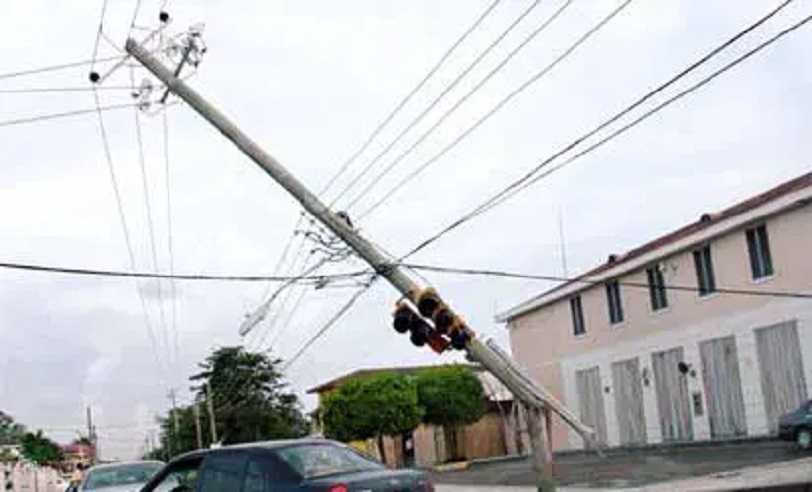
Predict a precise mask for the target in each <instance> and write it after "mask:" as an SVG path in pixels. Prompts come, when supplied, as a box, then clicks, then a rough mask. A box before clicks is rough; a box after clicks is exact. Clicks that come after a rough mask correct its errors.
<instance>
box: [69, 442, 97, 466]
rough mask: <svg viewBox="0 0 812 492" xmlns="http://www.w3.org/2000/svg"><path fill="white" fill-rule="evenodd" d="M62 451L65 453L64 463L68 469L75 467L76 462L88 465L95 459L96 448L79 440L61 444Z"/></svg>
mask: <svg viewBox="0 0 812 492" xmlns="http://www.w3.org/2000/svg"><path fill="white" fill-rule="evenodd" d="M62 452H63V453H64V455H65V459H64V461H65V464H66V465H67V466H68V467H69V468H70V469H74V468H76V465H78V464H82V465H84V466H89V465H91V464H93V463H94V462H95V460H96V449H95V448H94V447H93V446H92V445H90V444H88V443H85V442H81V441H77V442H74V443H71V444H68V445H67V446H63V447H62Z"/></svg>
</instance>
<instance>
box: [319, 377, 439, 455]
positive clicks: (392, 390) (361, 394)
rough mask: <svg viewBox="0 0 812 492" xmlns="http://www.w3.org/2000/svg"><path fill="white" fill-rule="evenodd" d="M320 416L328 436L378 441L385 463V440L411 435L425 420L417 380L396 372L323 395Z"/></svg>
mask: <svg viewBox="0 0 812 492" xmlns="http://www.w3.org/2000/svg"><path fill="white" fill-rule="evenodd" d="M320 413H321V417H322V422H323V424H324V434H325V435H326V436H327V437H330V438H333V439H337V440H340V441H345V442H347V441H355V440H365V439H375V440H376V442H377V445H378V452H379V453H380V456H381V460H383V461H385V460H386V452H385V450H384V446H383V437H384V436H394V435H398V434H403V433H405V432H409V431H411V430H412V429H414V428H415V427H417V426H418V425H419V424H420V420H421V419H422V417H423V410H422V409H421V408H420V406H419V405H418V402H417V386H415V382H414V380H413V379H412V378H409V377H406V376H403V375H400V374H395V373H391V374H381V375H379V376H376V377H374V378H367V379H355V380H351V381H348V382H347V383H346V384H344V385H343V386H341V387H339V388H338V389H337V390H336V391H335V392H333V393H329V394H327V395H325V396H324V399H323V401H322V408H321V409H320Z"/></svg>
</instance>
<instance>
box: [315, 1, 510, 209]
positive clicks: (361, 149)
mask: <svg viewBox="0 0 812 492" xmlns="http://www.w3.org/2000/svg"><path fill="white" fill-rule="evenodd" d="M499 2H501V0H494V1H493V2H492V3H491V4H490V5H488V7H487V8H486V9H485V11H484V12H482V14H480V15H479V17H477V19H476V20H475V21H474V23H473V24H472V25H471V26H470V27H469V28H468V29H466V31H465V32H464V33H462V35H461V36H460V37H459V38H457V40H456V41H454V43H453V44H452V45H451V46H450V47H449V48H448V49H447V50H446V51H445V53H443V55H442V56H441V57H440V59H439V60H437V62H436V63H435V64H434V66H432V67H431V69H429V71H428V73H426V75H425V76H424V77H423V78H422V79H421V80H420V82H418V83H417V85H416V86H415V87H414V88H413V89H412V90H411V91H410V92H409V93H408V94H406V96H405V97H404V98H403V99H401V101H400V102H399V103H398V104H397V106H395V108H394V109H393V110H392V111H390V112H389V114H388V115H387V116H386V118H384V119H383V121H381V122H380V123H379V124H378V126H377V127H376V128H375V130H373V131H372V133H371V134H370V135H369V137H367V139H366V140H365V141H364V143H363V144H362V145H361V147H359V148H358V150H356V151H355V153H354V154H352V155H351V156H350V157H349V158H348V159H347V160H346V161H345V162H344V164H342V166H341V167H340V168H339V170H338V173H337V174H336V176H335V177H333V179H331V180H330V182H329V183H328V184H327V186H326V187H325V188H324V189H323V190H322V192H321V193H326V192H327V191H328V190H329V189H330V187H331V186H332V185H333V184H334V183H335V181H336V178H337V177H338V176H340V175H341V174H343V173H344V172H345V171H346V170H347V168H349V167H350V166H351V165H352V164H353V163H354V162H355V160H356V159H358V157H359V156H360V155H361V154H363V153H364V152H365V151H366V150H367V148H369V146H370V145H371V144H372V142H373V141H374V140H375V138H376V137H377V136H378V135H379V134H380V133H381V131H382V130H383V129H384V128H385V127H386V125H388V124H389V123H390V122H391V121H392V119H393V118H394V117H395V115H397V113H398V112H399V111H400V110H401V109H403V107H404V106H406V104H408V102H409V101H411V99H412V97H414V96H415V94H417V92H418V91H420V89H422V88H423V86H425V85H426V83H427V82H428V81H429V79H431V78H432V77H433V76H434V74H436V73H437V71H438V70H439V69H440V67H441V66H442V65H443V64H444V63H445V62H446V60H447V59H448V58H449V57H450V56H451V54H452V53H453V52H454V51H455V50H456V49H457V48H458V47H459V46H460V44H462V42H463V41H465V39H466V38H467V37H468V36H469V35H470V34H471V33H472V32H474V31H475V30H476V28H477V27H479V25H480V24H482V22H483V21H484V20H485V18H486V17H488V15H490V13H491V11H493V9H494V8H496V6H497V5H498V4H499ZM363 173H364V171H362V172H361V174H363ZM356 179H358V178H356ZM353 182H354V181H353ZM351 186H352V183H351V184H350V185H348V186H347V188H345V189H344V190H343V191H341V192H340V193H339V194H338V196H337V197H336V198H334V199H333V203H335V201H336V200H338V199H339V198H341V196H342V195H343V194H344V193H345V192H346V191H347V189H349V187H351ZM321 193H320V194H321Z"/></svg>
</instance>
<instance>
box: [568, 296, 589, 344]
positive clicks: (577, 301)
mask: <svg viewBox="0 0 812 492" xmlns="http://www.w3.org/2000/svg"><path fill="white" fill-rule="evenodd" d="M570 310H571V311H572V333H573V335H575V336H578V335H583V334H584V333H586V326H584V309H583V307H582V306H581V296H575V297H573V298H572V299H570Z"/></svg>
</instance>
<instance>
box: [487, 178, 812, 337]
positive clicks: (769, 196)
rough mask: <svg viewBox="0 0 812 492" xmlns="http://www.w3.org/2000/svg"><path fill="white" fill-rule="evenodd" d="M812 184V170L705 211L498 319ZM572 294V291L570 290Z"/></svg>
mask: <svg viewBox="0 0 812 492" xmlns="http://www.w3.org/2000/svg"><path fill="white" fill-rule="evenodd" d="M810 187H812V172H809V173H806V174H803V175H801V176H798V177H797V178H794V179H791V180H789V181H786V182H784V183H782V184H780V185H778V186H776V187H774V188H771V189H769V190H767V191H765V192H763V193H760V194H758V195H755V196H753V197H750V198H748V199H746V200H744V201H741V202H739V203H737V204H735V205H733V206H731V207H728V208H726V209H724V210H721V211H719V212H717V213H711V214H702V215H701V216H700V218H699V220H698V221H696V222H692V223H690V224H687V225H685V226H683V227H680V228H679V229H677V230H675V231H672V232H669V233H668V234H665V235H663V236H660V237H658V238H656V239H654V240H651V241H649V242H647V243H645V244H643V245H641V246H638V247H636V248H634V249H632V250H630V251H628V252H626V253H625V254H620V255H610V256H609V260H608V261H607V262H605V263H603V264H601V265H598V266H597V267H595V268H593V269H591V270H589V271H587V272H586V273H583V274H581V275H579V276H578V277H576V278H574V279H572V280H569V281H567V282H564V283H562V284H560V285H558V286H556V287H554V288H552V289H549V290H547V291H545V292H543V293H541V294H540V295H538V296H535V297H533V298H531V299H529V300H527V301H524V302H522V303H521V304H519V305H517V306H515V307H513V308H511V309H508V310H507V311H505V312H503V313H500V314H499V315H497V317H496V319H497V321H499V322H505V321H509V320H511V319H514V318H517V317H519V316H522V315H524V314H527V313H529V312H531V311H535V310H537V309H540V308H542V307H544V306H546V305H549V304H551V303H553V302H555V301H557V300H559V297H557V295H556V294H557V293H560V292H562V291H565V289H567V288H568V287H570V286H573V285H582V286H583V289H580V290H584V289H588V288H589V287H591V285H590V283H589V282H588V280H589V279H592V278H594V277H596V276H598V275H601V274H604V273H608V272H609V271H610V270H616V269H617V270H621V269H622V267H623V266H624V265H627V264H628V263H629V262H631V261H632V260H635V259H637V258H639V257H641V256H643V255H645V254H647V253H652V252H655V251H656V250H658V249H662V248H665V247H666V246H669V245H671V244H673V243H675V242H677V241H680V240H683V239H687V238H690V237H691V236H693V235H696V234H697V233H699V232H701V231H704V230H706V229H708V228H710V227H712V226H715V225H717V224H720V223H722V222H725V221H729V220H731V219H733V218H734V217H737V216H740V215H742V214H745V213H747V212H751V211H754V210H755V209H758V208H759V207H761V206H763V205H766V204H769V203H771V202H773V201H775V200H778V199H780V198H782V197H785V196H786V195H789V194H791V193H793V192H796V191H800V190H803V189H805V188H810ZM569 294H572V293H571V292H570V293H569Z"/></svg>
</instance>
